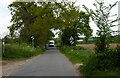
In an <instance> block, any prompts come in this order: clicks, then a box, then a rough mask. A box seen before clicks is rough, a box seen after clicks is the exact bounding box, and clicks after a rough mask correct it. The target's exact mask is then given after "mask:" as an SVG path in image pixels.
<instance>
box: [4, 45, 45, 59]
mask: <svg viewBox="0 0 120 78" xmlns="http://www.w3.org/2000/svg"><path fill="white" fill-rule="evenodd" d="M44 51H45V49H44V48H32V46H29V45H26V44H7V45H5V52H4V54H2V59H3V60H24V59H28V58H30V57H32V56H36V55H39V54H43V53H44Z"/></svg>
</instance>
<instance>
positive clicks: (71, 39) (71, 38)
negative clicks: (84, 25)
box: [70, 36, 74, 45]
mask: <svg viewBox="0 0 120 78" xmlns="http://www.w3.org/2000/svg"><path fill="white" fill-rule="evenodd" d="M73 40H74V38H73V37H72V36H71V37H70V44H71V45H73V44H74V42H73Z"/></svg>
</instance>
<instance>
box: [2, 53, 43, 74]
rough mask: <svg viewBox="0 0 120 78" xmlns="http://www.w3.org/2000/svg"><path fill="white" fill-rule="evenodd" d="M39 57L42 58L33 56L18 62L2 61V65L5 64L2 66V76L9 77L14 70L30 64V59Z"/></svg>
mask: <svg viewBox="0 0 120 78" xmlns="http://www.w3.org/2000/svg"><path fill="white" fill-rule="evenodd" d="M39 56H41V55H38V56H33V57H31V58H29V59H27V60H16V61H11V60H10V61H9V60H4V61H2V63H3V64H2V76H9V75H10V73H11V71H12V70H14V69H15V68H18V67H20V66H22V65H24V64H25V63H27V62H29V60H30V59H32V58H37V57H39Z"/></svg>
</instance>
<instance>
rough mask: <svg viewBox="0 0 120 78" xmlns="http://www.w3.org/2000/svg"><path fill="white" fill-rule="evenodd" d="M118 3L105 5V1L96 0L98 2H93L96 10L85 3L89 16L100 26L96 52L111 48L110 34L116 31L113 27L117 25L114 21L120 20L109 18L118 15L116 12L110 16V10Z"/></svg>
mask: <svg viewBox="0 0 120 78" xmlns="http://www.w3.org/2000/svg"><path fill="white" fill-rule="evenodd" d="M116 4H117V2H115V3H114V4H110V5H109V6H105V5H104V2H103V1H97V0H96V3H94V4H93V5H94V6H95V7H96V10H92V9H88V8H87V7H86V6H85V5H83V7H84V8H85V10H86V11H87V13H88V14H89V16H90V17H91V18H92V20H93V21H94V22H95V24H96V25H97V27H98V28H99V30H97V35H98V38H97V39H96V42H95V45H96V47H95V49H96V53H104V52H107V50H108V49H109V44H110V36H111V33H112V32H114V31H113V30H112V29H111V27H114V26H117V25H114V24H113V23H114V22H116V21H118V20H119V18H116V19H112V20H110V19H109V18H110V17H113V16H116V14H115V15H112V16H110V11H111V9H112V8H113V7H114V6H115V5H116Z"/></svg>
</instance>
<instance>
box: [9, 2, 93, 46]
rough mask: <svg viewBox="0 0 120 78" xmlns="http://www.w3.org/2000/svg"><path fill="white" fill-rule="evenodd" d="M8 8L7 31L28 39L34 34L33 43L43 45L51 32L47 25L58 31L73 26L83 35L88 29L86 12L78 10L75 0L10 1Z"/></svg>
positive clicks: (89, 29)
mask: <svg viewBox="0 0 120 78" xmlns="http://www.w3.org/2000/svg"><path fill="white" fill-rule="evenodd" d="M8 8H9V9H10V10H11V15H12V19H11V22H12V23H13V24H12V25H11V26H9V30H10V35H11V36H15V32H18V31H19V33H20V38H21V39H22V40H23V41H25V42H28V43H29V42H30V41H31V39H30V37H31V36H32V35H34V36H35V43H36V45H41V46H43V45H45V44H46V42H47V40H48V39H49V38H50V37H51V36H53V33H52V31H51V29H59V30H61V31H62V30H64V29H66V28H67V27H75V28H76V29H77V32H78V33H80V34H84V35H85V36H86V38H87V37H89V36H90V35H91V33H92V30H91V28H90V27H89V16H88V15H87V14H85V13H84V12H80V10H79V9H78V7H76V6H75V2H68V1H63V2H13V3H12V4H10V5H9V6H8Z"/></svg>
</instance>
